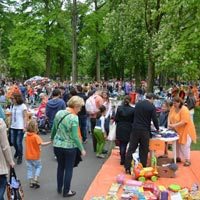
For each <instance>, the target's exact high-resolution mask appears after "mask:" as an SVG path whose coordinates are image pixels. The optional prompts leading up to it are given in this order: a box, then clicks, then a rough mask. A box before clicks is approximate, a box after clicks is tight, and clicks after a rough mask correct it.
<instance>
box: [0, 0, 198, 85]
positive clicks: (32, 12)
mask: <svg viewBox="0 0 200 200" xmlns="http://www.w3.org/2000/svg"><path fill="white" fill-rule="evenodd" d="M94 2H96V3H97V4H96V6H97V7H98V9H96V10H95V9H94V8H95V6H94ZM157 2H160V6H159V7H157ZM11 7H12V9H11ZM71 11H72V10H71V2H70V1H60V0H52V1H42V0H33V1H20V2H18V1H1V2H0V70H1V72H4V71H7V72H8V73H10V76H12V77H19V78H25V77H29V76H33V75H44V74H45V71H46V69H47V63H49V64H50V76H51V77H53V78H56V77H62V79H65V78H69V77H70V74H71V67H72V50H71V49H72V41H71V38H72V34H73V33H72V27H71V19H72V12H71ZM77 11H78V20H77V21H78V26H77V42H78V48H77V51H78V52H77V53H78V58H77V59H78V60H77V61H78V74H79V77H80V76H81V77H84V76H89V77H91V78H92V77H95V76H96V69H95V67H96V62H97V60H96V56H97V52H100V67H101V68H100V70H101V75H102V76H103V77H104V78H105V79H109V78H116V77H117V78H135V79H136V83H137V85H139V84H140V81H141V80H143V79H147V76H149V77H151V75H152V76H154V71H150V74H147V72H148V71H149V70H148V69H149V61H152V64H153V67H154V66H155V76H163V74H165V75H166V76H165V77H164V78H165V80H166V79H167V78H172V79H173V78H175V77H176V78H178V80H184V81H187V80H198V79H199V77H200V72H199V67H200V60H199V58H200V23H199V21H200V4H199V0H190V1H188V0H170V1H169V0H163V1H155V0H148V1H146V0H145V1H138V0H115V1H114V0H108V1H105V0H101V1H95V0H87V1H86V2H84V3H83V2H81V1H77ZM48 48H49V53H50V56H49V58H48V56H47V49H48ZM150 53H151V54H152V55H151V54H150ZM150 55H151V60H149V58H150V57H149V56H150ZM148 73H149V72H148ZM149 77H148V78H149Z"/></svg>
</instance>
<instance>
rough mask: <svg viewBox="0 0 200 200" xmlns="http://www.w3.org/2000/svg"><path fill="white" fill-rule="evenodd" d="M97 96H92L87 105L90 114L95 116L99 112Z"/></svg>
mask: <svg viewBox="0 0 200 200" xmlns="http://www.w3.org/2000/svg"><path fill="white" fill-rule="evenodd" d="M96 98H97V96H96V95H92V96H90V97H89V98H88V99H87V100H86V103H85V109H86V111H87V112H88V113H89V114H95V113H97V112H98V111H99V109H98V108H97V105H96Z"/></svg>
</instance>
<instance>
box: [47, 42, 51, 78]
mask: <svg viewBox="0 0 200 200" xmlns="http://www.w3.org/2000/svg"><path fill="white" fill-rule="evenodd" d="M50 71H51V48H50V46H49V45H47V47H46V77H50Z"/></svg>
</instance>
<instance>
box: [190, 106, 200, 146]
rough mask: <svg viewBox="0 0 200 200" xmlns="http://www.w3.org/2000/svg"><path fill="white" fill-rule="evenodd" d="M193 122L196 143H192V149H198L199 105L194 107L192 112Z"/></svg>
mask: <svg viewBox="0 0 200 200" xmlns="http://www.w3.org/2000/svg"><path fill="white" fill-rule="evenodd" d="M194 124H195V127H196V132H197V143H196V144H194V143H192V146H191V149H192V150H200V106H198V107H196V108H195V112H194Z"/></svg>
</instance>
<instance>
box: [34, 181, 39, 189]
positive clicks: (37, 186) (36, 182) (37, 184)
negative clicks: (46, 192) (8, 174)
mask: <svg viewBox="0 0 200 200" xmlns="http://www.w3.org/2000/svg"><path fill="white" fill-rule="evenodd" d="M34 188H35V189H37V188H40V183H39V182H38V181H35V182H34Z"/></svg>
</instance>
